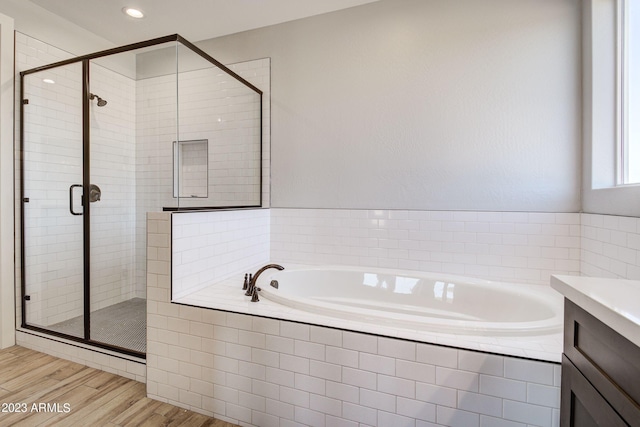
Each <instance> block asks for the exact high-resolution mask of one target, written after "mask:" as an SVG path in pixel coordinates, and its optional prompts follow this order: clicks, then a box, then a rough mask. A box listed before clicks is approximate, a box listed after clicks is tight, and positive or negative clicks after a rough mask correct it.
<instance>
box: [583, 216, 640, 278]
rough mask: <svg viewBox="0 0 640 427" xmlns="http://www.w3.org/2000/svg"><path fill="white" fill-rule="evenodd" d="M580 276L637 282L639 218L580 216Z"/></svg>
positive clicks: (638, 267) (638, 274)
mask: <svg viewBox="0 0 640 427" xmlns="http://www.w3.org/2000/svg"><path fill="white" fill-rule="evenodd" d="M580 240H581V248H580V252H581V254H580V272H581V274H582V275H584V276H593V277H610V278H618V279H631V280H640V218H634V217H623V216H614V215H595V214H582V224H581V238H580Z"/></svg>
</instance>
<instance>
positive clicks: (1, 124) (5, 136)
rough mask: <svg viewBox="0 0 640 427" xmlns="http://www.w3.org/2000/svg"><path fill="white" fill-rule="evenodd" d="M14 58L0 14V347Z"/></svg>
mask: <svg viewBox="0 0 640 427" xmlns="http://www.w3.org/2000/svg"><path fill="white" fill-rule="evenodd" d="M13 56H14V55H13V19H11V18H9V17H8V16H5V15H2V14H0V170H2V173H1V174H0V206H2V208H1V209H0V348H6V347H9V346H12V345H13V344H14V343H15V333H14V329H15V309H14V308H15V295H14V287H13V266H14V251H13V247H14V240H13V123H14V122H13Z"/></svg>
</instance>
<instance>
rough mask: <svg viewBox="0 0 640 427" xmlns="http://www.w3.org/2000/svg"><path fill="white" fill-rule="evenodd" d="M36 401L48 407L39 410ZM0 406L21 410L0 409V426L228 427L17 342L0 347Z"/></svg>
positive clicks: (124, 381) (134, 384) (130, 384)
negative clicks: (7, 346) (150, 397)
mask: <svg viewBox="0 0 640 427" xmlns="http://www.w3.org/2000/svg"><path fill="white" fill-rule="evenodd" d="M34 403H35V404H36V406H35V407H34V406H33V404H34ZM40 403H44V404H47V403H49V404H50V405H49V406H48V407H46V406H42V407H41V408H42V412H39V411H38V410H37V409H38V408H39V407H38V405H39V404H40ZM12 404H20V406H18V408H16V407H15V406H14V405H12ZM24 404H26V405H24ZM55 404H58V405H55ZM65 404H68V406H67V407H65ZM0 405H1V406H0V411H1V410H3V409H4V410H5V411H15V410H16V409H18V410H19V411H24V410H26V412H13V413H12V412H0V426H3V427H4V426H28V427H35V426H64V427H67V426H82V427H85V426H110V427H115V426H149V427H151V426H190V427H191V426H193V427H199V426H215V427H234V424H229V423H227V422H224V421H220V420H216V419H213V418H209V417H206V416H204V415H201V414H198V413H195V412H192V411H187V410H185V409H181V408H178V407H176V406H173V405H169V404H167V403H162V402H158V401H155V400H152V399H149V398H147V397H146V392H145V385H144V384H142V383H139V382H137V381H133V380H129V379H126V378H123V377H121V376H118V375H114V374H110V373H107V372H103V371H100V370H97V369H93V368H88V367H86V366H83V365H80V364H78V363H73V362H69V361H67V360H63V359H58V358H56V357H53V356H49V355H47V354H44V353H40V352H37V351H33V350H29V349H26V348H24V347H19V346H14V347H10V348H7V349H5V350H0ZM25 408H26V409H25Z"/></svg>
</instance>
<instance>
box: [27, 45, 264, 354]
mask: <svg viewBox="0 0 640 427" xmlns="http://www.w3.org/2000/svg"><path fill="white" fill-rule="evenodd" d="M169 42H179V43H180V44H182V45H184V46H185V47H187V48H189V49H190V50H191V51H193V52H194V53H196V54H198V55H199V56H201V57H202V58H204V59H205V60H207V61H208V62H210V63H211V64H213V65H214V66H216V67H218V68H220V69H221V70H223V71H225V72H226V73H227V74H229V75H230V76H231V77H233V78H235V79H236V80H238V81H240V82H241V83H243V84H244V85H245V86H247V87H249V88H250V89H251V90H253V91H254V92H256V93H257V94H258V95H259V96H260V144H259V145H260V167H259V169H260V171H259V174H260V183H259V191H258V194H259V202H258V204H257V205H243V206H232V207H229V206H226V207H196V208H180V207H179V206H178V207H177V208H165V209H164V210H172V211H176V210H217V209H229V208H233V209H245V208H259V207H262V172H263V171H262V149H263V138H262V127H263V123H262V120H263V119H262V91H261V90H260V89H258V88H257V87H255V86H254V85H253V84H251V83H249V82H248V81H247V80H245V79H244V78H242V77H241V76H239V75H238V74H236V73H235V72H233V71H232V70H231V69H229V68H228V67H226V66H225V65H224V64H222V63H220V62H219V61H217V60H216V59H215V58H213V57H211V56H210V55H209V54H207V53H206V52H204V51H203V50H201V49H200V48H198V47H197V46H195V45H194V44H192V43H191V42H189V41H188V40H186V39H184V38H183V37H182V36H180V35H179V34H172V35H169V36H164V37H158V38H155V39H151V40H147V41H143V42H138V43H132V44H128V45H125V46H120V47H116V48H113V49H107V50H103V51H99V52H95V53H91V54H87V55H82V56H78V57H76V58H71V59H67V60H64V61H58V62H54V63H52V64H48V65H43V66H40V67H36V68H31V69H29V70H26V71H21V72H20V151H19V163H20V173H19V176H20V203H21V207H20V273H21V277H20V302H21V308H22V310H21V311H22V312H21V325H20V326H21V327H22V328H24V329H30V330H33V331H37V332H42V333H45V334H48V335H53V336H57V337H60V338H65V339H68V340H71V341H76V342H81V343H84V344H89V345H92V346H95V347H99V348H103V349H107V350H112V351H115V352H118V353H123V354H127V355H130V356H135V357H140V358H143V359H145V358H146V353H143V352H139V351H135V350H131V349H128V348H123V347H118V346H115V345H111V344H107V343H104V342H100V341H94V340H92V339H91V271H90V270H91V268H90V261H91V256H90V255H91V237H90V235H91V215H90V206H89V205H90V200H89V197H84V195H87V196H88V195H89V186H90V180H91V176H90V173H91V168H90V155H91V151H90V144H91V137H90V131H91V129H90V128H91V123H90V99H89V96H90V93H89V65H90V61H91V60H93V59H97V58H102V57H106V56H110V55H114V54H118V53H124V52H128V51H132V50H137V49H141V48H146V47H151V46H155V45H159V44H163V43H169ZM78 62H81V63H82V181H83V182H82V194H83V197H82V217H83V218H82V230H83V288H82V289H83V317H84V318H83V320H84V334H83V335H84V337H77V336H73V335H69V334H65V333H62V332H57V331H53V330H50V329H47V328H46V327H42V326H35V325H30V324H28V323H27V298H28V294H27V289H26V274H27V271H26V265H25V259H26V256H25V218H24V216H25V215H24V204H25V203H26V201H25V200H26V199H25V188H24V187H25V183H24V136H25V135H24V105H25V104H27V103H28V100H25V97H24V80H25V76H27V75H29V74H34V73H37V72H40V71H45V70H48V69H52V68H57V67H61V66H65V65H69V64H74V63H78ZM178 75H179V73H178V71H177V70H176V78H177V76H178ZM178 129H179V128H178ZM145 333H146V331H145Z"/></svg>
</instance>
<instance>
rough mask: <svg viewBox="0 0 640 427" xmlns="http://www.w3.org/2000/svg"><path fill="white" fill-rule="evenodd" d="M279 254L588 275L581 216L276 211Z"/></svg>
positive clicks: (536, 279) (479, 272)
mask: <svg viewBox="0 0 640 427" xmlns="http://www.w3.org/2000/svg"><path fill="white" fill-rule="evenodd" d="M271 258H272V259H276V260H286V261H288V262H294V263H300V264H329V265H336V264H339V265H356V266H365V267H389V268H399V269H406V270H422V271H429V272H436V273H448V274H458V275H465V276H472V277H477V278H482V279H490V280H500V281H507V282H520V283H534V284H548V283H549V278H550V276H551V274H571V275H577V274H579V272H580V214H578V213H533V212H529V213H527V212H457V211H406V210H349V209H281V208H275V209H271Z"/></svg>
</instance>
